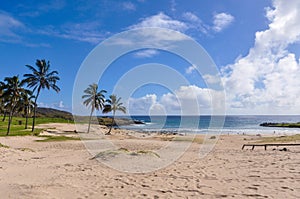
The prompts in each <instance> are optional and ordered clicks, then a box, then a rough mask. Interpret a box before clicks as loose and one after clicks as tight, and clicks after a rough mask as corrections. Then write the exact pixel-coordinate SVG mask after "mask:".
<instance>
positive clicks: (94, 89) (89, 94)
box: [82, 83, 106, 133]
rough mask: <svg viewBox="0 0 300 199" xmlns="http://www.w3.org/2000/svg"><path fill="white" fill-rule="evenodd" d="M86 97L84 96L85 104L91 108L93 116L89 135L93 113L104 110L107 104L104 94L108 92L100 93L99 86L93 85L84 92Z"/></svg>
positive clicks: (102, 91)
mask: <svg viewBox="0 0 300 199" xmlns="http://www.w3.org/2000/svg"><path fill="white" fill-rule="evenodd" d="M84 93H85V95H83V96H82V99H85V100H84V101H83V104H84V105H86V106H88V107H90V108H91V114H90V117H89V126H88V131H87V132H88V133H89V132H90V126H91V119H92V115H93V112H94V111H95V109H96V110H102V109H103V106H104V102H105V96H104V93H106V90H101V91H99V92H98V85H97V84H95V83H93V84H90V85H89V86H88V88H87V89H85V90H84Z"/></svg>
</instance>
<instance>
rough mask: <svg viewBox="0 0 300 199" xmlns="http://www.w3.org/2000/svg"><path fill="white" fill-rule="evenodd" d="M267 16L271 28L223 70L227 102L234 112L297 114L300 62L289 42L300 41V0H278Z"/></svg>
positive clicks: (256, 38)
mask: <svg viewBox="0 0 300 199" xmlns="http://www.w3.org/2000/svg"><path fill="white" fill-rule="evenodd" d="M266 17H267V18H268V19H269V20H270V24H269V28H268V29H267V30H264V31H260V32H257V33H256V35H255V44H254V46H253V47H252V48H251V49H250V51H249V54H248V55H247V56H245V57H241V58H240V59H238V60H237V61H236V62H235V63H234V64H231V65H228V66H227V67H226V68H225V69H224V70H223V74H224V78H223V80H224V83H225V88H226V90H227V96H228V99H227V101H228V105H229V108H230V110H231V112H235V113H239V112H243V113H246V114H247V113H249V114H259V113H263V114H266V113H268V114H298V113H299V111H300V80H299V74H300V63H299V57H298V58H297V57H296V55H295V54H293V53H291V52H289V51H288V46H289V45H290V44H294V43H297V42H299V41H300V23H299V18H300V2H299V1H298V0H291V1H289V3H286V2H285V1H284V0H275V1H274V8H268V9H267V13H266ZM237 107H239V108H237Z"/></svg>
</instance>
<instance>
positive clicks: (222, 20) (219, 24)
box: [212, 12, 234, 32]
mask: <svg viewBox="0 0 300 199" xmlns="http://www.w3.org/2000/svg"><path fill="white" fill-rule="evenodd" d="M233 21H234V17H233V16H232V15H230V14H227V13H224V12H222V13H218V14H215V15H214V17H213V27H212V28H213V30H214V31H216V32H221V31H222V30H223V29H225V28H226V27H228V26H229V25H230V24H231V23H232V22H233Z"/></svg>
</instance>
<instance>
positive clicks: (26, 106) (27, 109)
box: [18, 91, 35, 129]
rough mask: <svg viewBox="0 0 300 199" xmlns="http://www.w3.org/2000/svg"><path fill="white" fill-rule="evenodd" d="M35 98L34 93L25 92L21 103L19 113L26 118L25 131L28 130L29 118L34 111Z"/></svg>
mask: <svg viewBox="0 0 300 199" xmlns="http://www.w3.org/2000/svg"><path fill="white" fill-rule="evenodd" d="M34 98H35V96H33V95H32V91H27V92H23V93H22V95H21V99H20V101H19V105H18V106H19V111H20V112H23V113H24V116H25V129H27V128H28V117H29V115H30V114H31V112H32V110H33V109H34V101H33V99H34Z"/></svg>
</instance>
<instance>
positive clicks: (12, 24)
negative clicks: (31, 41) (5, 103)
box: [0, 11, 25, 43]
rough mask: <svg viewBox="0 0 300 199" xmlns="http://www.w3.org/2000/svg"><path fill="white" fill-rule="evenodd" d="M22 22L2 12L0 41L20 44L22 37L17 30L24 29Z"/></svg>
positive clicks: (0, 17)
mask: <svg viewBox="0 0 300 199" xmlns="http://www.w3.org/2000/svg"><path fill="white" fill-rule="evenodd" d="M24 28H25V26H24V24H23V23H22V22H20V21H19V20H17V19H15V18H14V17H12V16H10V15H9V14H8V13H5V12H1V11H0V41H2V42H9V43H15V42H20V40H21V36H19V35H18V33H17V30H20V29H24Z"/></svg>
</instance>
